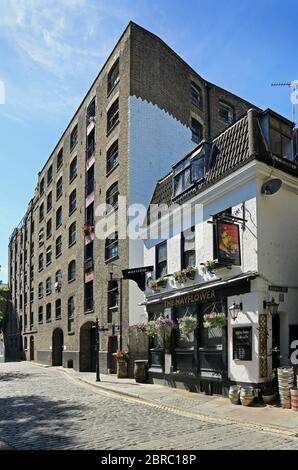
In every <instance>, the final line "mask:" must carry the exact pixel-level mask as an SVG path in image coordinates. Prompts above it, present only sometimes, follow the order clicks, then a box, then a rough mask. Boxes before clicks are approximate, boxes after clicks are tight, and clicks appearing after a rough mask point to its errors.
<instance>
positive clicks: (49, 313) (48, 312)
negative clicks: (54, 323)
mask: <svg viewBox="0 0 298 470" xmlns="http://www.w3.org/2000/svg"><path fill="white" fill-rule="evenodd" d="M51 316H52V305H51V304H47V305H46V321H47V322H50V321H51Z"/></svg>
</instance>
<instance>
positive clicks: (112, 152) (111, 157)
mask: <svg viewBox="0 0 298 470" xmlns="http://www.w3.org/2000/svg"><path fill="white" fill-rule="evenodd" d="M118 162H119V153H118V140H116V142H114V143H113V144H112V145H111V147H110V148H109V149H108V151H107V173H110V172H111V171H112V170H113V169H114V168H115V167H116V166H117V165H118Z"/></svg>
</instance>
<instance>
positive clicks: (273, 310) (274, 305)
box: [263, 297, 279, 316]
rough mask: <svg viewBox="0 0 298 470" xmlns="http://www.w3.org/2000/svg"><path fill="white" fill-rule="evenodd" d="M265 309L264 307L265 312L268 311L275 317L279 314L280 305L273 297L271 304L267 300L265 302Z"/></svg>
mask: <svg viewBox="0 0 298 470" xmlns="http://www.w3.org/2000/svg"><path fill="white" fill-rule="evenodd" d="M263 307H264V310H268V312H269V313H270V314H271V315H272V316H274V315H276V314H277V312H278V307H279V304H277V303H276V302H275V300H274V298H273V297H272V300H270V301H269V302H267V301H266V300H264V302H263Z"/></svg>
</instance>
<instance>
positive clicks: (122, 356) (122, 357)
mask: <svg viewBox="0 0 298 470" xmlns="http://www.w3.org/2000/svg"><path fill="white" fill-rule="evenodd" d="M114 357H115V359H116V361H117V377H118V378H119V379H124V378H126V377H127V361H128V351H120V350H118V351H117V352H116V353H115V354H114Z"/></svg>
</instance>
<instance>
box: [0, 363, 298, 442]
mask: <svg viewBox="0 0 298 470" xmlns="http://www.w3.org/2000/svg"><path fill="white" fill-rule="evenodd" d="M0 440H1V441H4V442H5V443H6V444H7V445H9V446H11V447H13V448H15V449H106V450H109V449H119V450H120V449H146V450H147V449H148V450H151V449H177V450H178V449H196V450H203V449H298V438H295V437H287V436H284V435H279V434H275V433H269V432H262V431H258V430H256V429H253V428H249V427H245V426H241V425H238V424H225V423H224V422H222V423H219V424H217V423H214V422H206V421H201V420H200V419H198V418H195V417H193V418H189V417H184V416H180V415H177V414H175V413H173V412H171V411H164V410H161V409H156V408H152V407H150V406H147V405H146V404H143V403H137V402H136V401H132V400H129V399H125V398H122V397H118V396H115V395H109V394H102V393H101V392H100V391H98V390H97V389H95V388H94V387H92V386H90V385H86V384H83V383H79V382H77V381H74V380H73V379H71V378H70V377H69V376H67V375H66V374H65V373H64V372H63V371H61V370H59V369H55V368H42V367H38V366H36V365H32V364H30V363H26V362H22V363H6V364H0Z"/></svg>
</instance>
